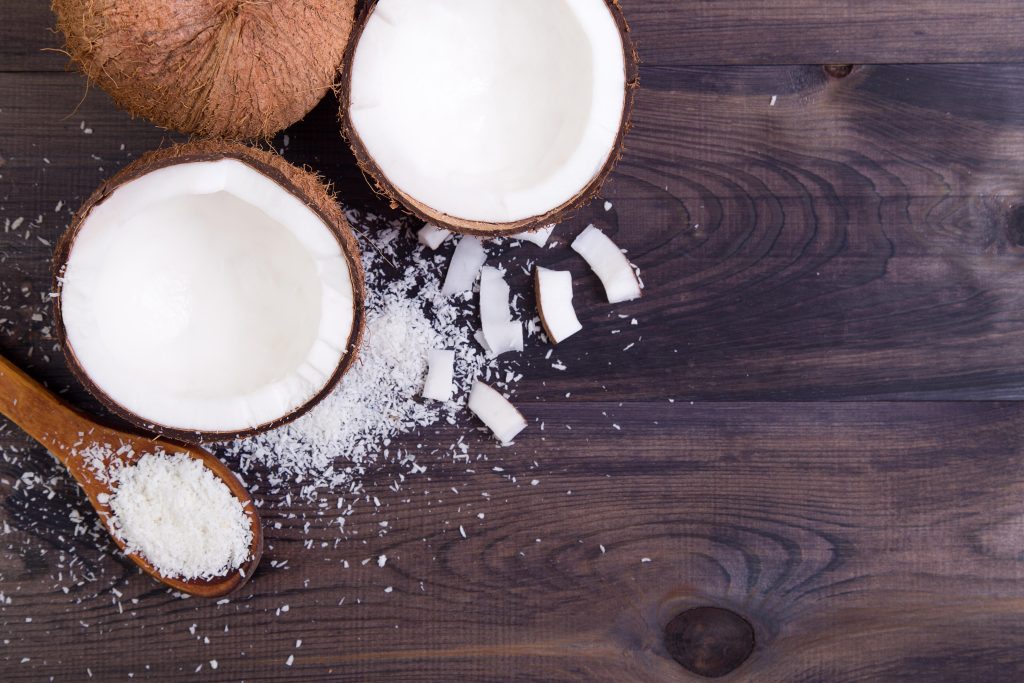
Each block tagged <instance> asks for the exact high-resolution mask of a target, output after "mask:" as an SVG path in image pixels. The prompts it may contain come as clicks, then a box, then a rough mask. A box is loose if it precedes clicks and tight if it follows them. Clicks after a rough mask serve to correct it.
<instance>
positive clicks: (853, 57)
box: [0, 0, 1024, 71]
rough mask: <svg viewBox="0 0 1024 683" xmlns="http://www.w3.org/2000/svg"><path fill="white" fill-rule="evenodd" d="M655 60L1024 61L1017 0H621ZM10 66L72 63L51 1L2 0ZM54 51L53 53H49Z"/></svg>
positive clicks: (2, 36)
mask: <svg viewBox="0 0 1024 683" xmlns="http://www.w3.org/2000/svg"><path fill="white" fill-rule="evenodd" d="M621 4H622V6H623V9H624V11H625V13H626V16H627V18H628V19H629V22H630V25H631V27H632V29H633V33H634V36H635V39H636V41H637V44H638V46H639V48H640V56H641V57H642V59H643V61H644V63H645V64H648V65H652V66H669V65H684V64H687V65H694V64H706V65H722V64H835V63H838V64H885V63H889V64H899V63H907V64H916V63H922V62H923V63H940V62H941V63H958V62H1018V61H1021V60H1022V59H1024V29H1022V28H1021V26H1020V21H1019V19H1020V6H1019V5H1018V4H1017V3H1015V2H1013V1H1012V0H971V2H953V1H952V0H902V2H891V1H890V0H859V1H858V2H855V3H851V2H849V1H848V0H775V1H771V2H770V1H766V0H731V1H730V2H719V1H717V0H621ZM0 17H2V18H3V19H4V21H2V22H0V70H8V71H44V70H45V71H57V70H61V69H63V68H64V65H65V64H66V63H67V59H66V58H64V57H63V56H62V55H60V54H59V52H56V51H57V50H59V49H60V47H61V45H62V44H63V41H62V37H61V36H60V35H59V34H56V33H54V31H53V30H52V27H53V26H54V24H55V22H54V21H53V18H52V15H51V14H50V10H49V2H48V1H47V0H3V1H2V2H0ZM48 51H52V52H48Z"/></svg>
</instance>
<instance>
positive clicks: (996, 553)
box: [0, 402, 1024, 682]
mask: <svg viewBox="0 0 1024 683" xmlns="http://www.w3.org/2000/svg"><path fill="white" fill-rule="evenodd" d="M1022 410H1024V408H1022V406H1021V405H1019V404H1017V403H1002V404H1000V403H934V404H924V403H889V404H884V403H874V404H841V403H832V404H830V403H810V404H807V403H804V404H800V403H786V404H770V403H751V404H737V403H734V404H697V405H693V406H691V405H689V404H678V403H676V404H669V403H668V402H661V403H649V404H627V405H625V406H622V407H619V405H618V404H617V403H604V404H601V403H595V404H586V403H582V404H581V403H572V402H566V403H565V404H563V405H551V404H547V405H535V406H528V407H527V415H528V416H529V417H530V418H531V419H533V418H535V417H541V416H543V419H545V420H546V421H547V429H546V430H545V431H544V432H541V431H540V430H539V429H536V428H535V427H534V428H531V429H529V430H527V431H526V432H524V435H523V437H522V438H521V439H520V440H519V443H518V446H517V448H516V451H515V452H514V453H512V454H502V453H501V451H500V450H499V449H496V448H494V447H493V446H491V445H490V444H488V443H487V441H486V440H485V439H480V440H479V441H478V440H477V438H475V437H474V438H473V439H472V441H473V447H474V452H476V450H477V449H479V450H481V451H483V452H486V453H489V454H490V457H491V458H493V460H492V461H490V462H485V463H475V464H473V465H465V464H462V465H457V464H454V463H450V462H432V463H431V465H430V472H429V474H428V475H425V476H424V477H419V478H413V479H411V480H410V482H409V485H408V487H407V488H406V489H405V490H403V491H402V492H401V493H394V492H392V491H390V490H388V488H387V487H386V486H385V485H383V484H381V485H376V486H370V487H368V493H369V494H370V495H377V496H380V498H381V500H382V507H381V508H379V509H378V508H375V507H373V506H372V505H368V506H365V507H361V508H359V509H357V512H356V514H355V515H354V516H353V517H352V518H350V521H349V524H350V525H351V527H350V529H349V530H350V532H351V533H353V534H354V535H353V536H351V537H350V538H349V540H347V541H344V542H342V543H341V544H337V537H338V535H337V529H336V527H333V525H331V524H330V523H329V522H327V521H325V520H323V519H318V518H317V517H316V510H315V509H310V508H308V507H305V506H303V505H302V504H300V503H296V504H294V505H293V506H291V507H289V508H287V509H286V510H279V511H277V513H276V514H275V513H273V512H271V513H269V514H267V515H265V519H266V522H267V526H268V535H267V551H266V557H265V560H264V563H263V566H262V569H261V570H260V571H259V572H258V573H257V575H256V577H255V578H254V580H253V581H252V582H251V583H250V584H249V585H248V586H246V588H244V589H243V593H242V594H241V595H240V596H239V597H238V598H236V599H234V600H232V601H231V602H230V603H228V604H224V605H215V604H209V603H198V604H197V603H195V601H186V602H181V601H179V600H176V599H174V598H172V597H170V596H168V595H166V594H165V593H163V592H161V591H159V590H154V588H153V585H152V583H151V582H150V581H149V579H148V578H146V577H142V576H139V575H137V574H136V573H135V571H134V570H129V569H126V568H125V567H124V566H123V565H121V564H119V563H118V561H117V560H115V559H113V558H112V557H109V556H105V555H102V554H100V553H98V552H97V551H95V550H93V551H91V553H89V552H86V557H90V556H91V557H92V558H93V562H94V563H95V565H96V567H95V568H96V569H97V571H100V570H102V571H103V572H104V573H103V575H102V577H101V578H100V579H99V581H97V582H93V583H88V584H86V585H85V586H83V587H82V588H81V590H79V591H75V592H73V593H72V594H71V595H63V594H61V593H57V594H54V593H53V592H51V590H50V589H49V585H50V581H51V580H52V579H51V578H50V575H51V574H52V573H53V572H54V571H55V567H54V565H53V564H52V562H51V561H49V560H48V559H47V558H46V557H45V556H40V555H39V553H40V552H41V551H43V550H47V551H48V553H49V554H56V553H58V552H60V549H61V548H62V547H63V546H65V545H67V544H68V543H73V542H74V540H73V539H72V534H71V533H70V529H69V528H68V524H69V523H68V522H66V521H65V522H64V528H61V526H60V524H54V525H53V528H49V529H46V528H43V526H42V525H40V527H39V528H37V529H32V530H31V532H26V531H23V530H22V524H23V523H25V522H26V521H28V520H29V519H33V520H34V519H38V518H40V517H41V516H42V513H43V512H44V511H54V512H59V510H60V509H61V507H62V506H61V504H60V502H59V501H60V499H59V498H57V499H55V500H56V501H58V502H54V501H47V500H46V499H45V495H44V494H42V492H39V491H36V492H31V491H10V490H9V489H8V490H7V491H5V492H4V496H3V500H4V511H3V514H4V517H5V519H6V520H7V521H8V523H9V524H10V525H11V526H13V527H14V530H13V531H12V533H11V534H9V535H8V536H7V537H6V538H5V539H4V547H5V550H4V552H3V553H0V561H2V562H3V567H2V571H3V575H4V585H5V587H6V586H19V587H20V588H21V590H19V591H18V592H15V593H13V594H12V595H13V601H12V604H11V605H8V606H6V607H5V608H4V610H3V617H2V618H3V628H4V631H5V633H6V634H9V635H5V637H11V638H13V640H12V644H11V645H10V646H9V647H7V648H6V649H5V650H4V654H5V655H6V653H8V652H9V653H10V654H11V658H12V659H13V661H12V659H8V660H7V661H6V665H5V668H4V670H5V671H6V672H7V676H6V677H5V679H6V680H29V679H30V678H32V679H37V678H38V677H39V676H40V674H46V673H50V674H53V673H59V674H62V677H72V676H76V675H79V674H80V673H81V672H82V671H83V670H84V667H86V666H88V667H90V668H91V669H92V671H93V673H94V674H95V675H96V676H98V677H99V678H100V680H106V679H109V678H123V677H124V676H125V675H126V673H127V672H129V671H131V672H137V673H136V675H137V676H143V675H144V674H148V675H149V676H150V677H152V678H154V679H158V680H186V679H188V680H191V675H192V672H193V670H194V668H195V666H197V665H198V664H200V663H203V662H206V660H208V659H210V658H216V659H217V660H218V664H219V667H218V669H217V673H218V675H220V676H222V677H224V678H226V679H231V680H237V679H245V680H267V681H269V680H286V679H299V680H310V679H316V680H322V679H324V678H325V677H327V676H328V675H329V674H333V675H334V676H335V677H337V678H338V679H340V680H352V681H359V680H394V681H446V680H447V681H450V680H467V679H472V680H483V681H498V680H526V681H530V680H536V681H542V680H547V681H574V680H588V681H609V682H611V681H634V680H635V681H640V680H644V681H654V680H657V681H679V680H697V679H696V678H692V677H687V676H686V675H685V673H684V672H683V670H682V669H681V668H679V667H678V665H677V664H676V663H675V662H674V661H672V659H671V658H670V657H669V655H668V653H667V652H666V651H665V649H664V647H663V644H662V642H661V629H662V627H663V626H664V625H665V623H667V621H668V620H669V619H671V618H672V617H673V616H675V614H676V613H677V612H678V611H682V610H683V609H685V608H688V607H692V606H698V605H707V604H710V605H716V606H721V607H726V608H729V609H732V610H735V611H737V612H739V613H740V614H742V615H743V616H744V617H745V618H747V619H748V620H750V621H751V623H752V624H753V626H754V628H755V632H756V634H757V640H758V647H757V649H756V650H755V652H754V654H753V655H752V656H751V658H750V660H748V661H747V662H746V663H745V664H744V665H743V666H742V667H741V668H740V669H738V670H737V671H736V673H735V674H733V676H734V678H732V679H729V680H740V681H755V680H756V681H779V682H783V681H786V682H789V681H811V680H844V681H874V680H893V679H896V678H904V679H916V680H920V679H923V678H928V679H929V680H960V681H963V680H978V681H982V680H986V681H991V680H1014V679H1016V678H1018V677H1019V676H1020V675H1024V663H1022V662H1021V660H1020V658H1019V646H1020V643H1021V642H1022V638H1024V633H1022V632H1021V620H1020V613H1021V610H1022V609H1024V582H1022V579H1024V563H1022V562H1021V544H1020V538H1021V532H1022V531H1024V508H1022V505H1021V500H1022V499H1024V478H1022V476H1021V475H1022V468H1024V465H1022V459H1021V455H1022V452H1021V446H1020V444H1021V443H1022V438H1021V437H1022V436H1024V434H1022V433H1021V432H1022V429H1024V427H1022V425H1024V413H1022ZM602 413H608V417H606V416H605V415H603V414H602ZM612 421H615V422H616V423H618V424H620V426H621V427H622V430H621V431H619V430H616V429H614V428H613V427H612ZM563 424H570V425H572V427H573V430H572V431H573V433H574V434H576V435H578V436H577V438H576V440H573V439H565V438H557V433H558V432H556V431H554V430H555V428H556V427H557V428H558V429H561V430H562V431H565V429H564V426H562V425H563ZM456 431H457V430H456ZM454 433H455V432H454V431H446V430H443V431H442V434H440V435H438V436H437V437H436V438H437V439H438V442H440V441H441V440H443V439H445V438H451V437H453V436H454ZM17 443H18V440H17V439H16V438H15V437H8V438H7V441H6V444H7V446H8V447H9V446H10V445H16V444H17ZM534 460H536V461H537V463H538V464H537V466H534V465H533V461H534ZM499 464H500V465H501V466H503V467H504V468H505V471H504V472H501V473H498V472H493V471H490V470H491V467H492V466H493V465H499ZM40 465H41V466H42V469H43V473H44V475H45V464H44V463H43V462H41V463H40ZM467 468H468V469H469V470H474V471H475V473H470V472H468V471H467ZM18 474H19V472H17V471H13V472H12V471H10V470H9V469H8V470H6V471H4V472H3V473H2V476H3V477H4V478H5V479H8V480H10V479H11V478H13V477H16V476H17V475H18ZM511 477H516V480H517V483H515V484H513V483H511V480H510V478H511ZM534 479H536V480H538V481H539V483H538V484H537V485H536V486H532V485H531V482H532V480H534ZM452 487H454V488H456V489H457V490H458V493H457V494H456V493H454V492H453V491H452V490H451V489H452ZM569 491H571V494H570V493H568V492H569ZM484 493H487V494H488V496H487V497H485V496H484V495H483V494H484ZM427 502H429V503H430V505H427V504H426V503H427ZM286 513H294V514H295V515H297V517H296V518H294V519H292V518H289V517H288V516H287V514H286ZM478 513H484V514H485V518H484V519H482V520H481V519H479V518H478V517H477V514H478ZM65 519H66V516H65ZM381 520H388V521H389V526H388V531H387V533H386V535H383V536H381V535H380V527H379V526H378V522H379V521H381ZM567 520H571V523H567ZM307 522H310V523H311V527H310V531H309V534H308V538H309V539H312V541H313V545H314V546H319V545H320V544H321V543H324V544H327V547H326V548H321V547H316V548H315V550H311V549H306V548H304V547H303V543H304V541H306V539H307V536H306V535H305V534H304V533H303V531H302V527H303V525H304V524H306V523H307ZM275 523H280V524H281V525H282V526H281V528H280V529H275V528H274V524H275ZM460 526H463V527H464V529H465V530H466V535H467V537H466V538H463V537H462V536H461V534H460V533H459V527H460ZM58 535H63V536H64V539H65V540H64V541H61V540H59V538H58ZM360 539H361V540H360ZM602 546H603V548H604V550H603V551H602ZM380 554H386V555H387V557H388V561H387V564H386V566H385V567H383V568H379V567H378V566H377V563H376V561H374V560H376V558H377V556H378V555H380ZM367 558H369V559H371V562H370V563H368V564H367V565H361V564H360V562H361V561H362V560H363V559H367ZM644 558H649V559H650V561H649V562H645V561H644ZM284 559H287V560H288V564H287V568H283V569H275V568H273V566H272V563H271V562H270V560H284ZM342 559H347V560H348V561H349V563H350V567H349V568H348V569H346V568H344V567H343V566H342V565H341V560H342ZM389 586H390V587H393V590H392V592H390V593H386V592H385V589H386V588H387V587H389ZM113 588H116V589H117V590H118V591H120V592H121V593H123V596H120V597H119V596H117V595H115V594H112V593H111V589H113ZM132 598H137V599H139V601H140V602H139V604H138V605H133V604H131V602H130V600H131V599H132ZM342 598H345V602H344V604H342V605H339V604H338V603H339V601H341V600H342ZM79 599H80V600H82V604H76V602H77V601H78V600H79ZM117 602H120V603H121V605H122V606H123V608H124V610H125V611H124V613H123V614H120V613H119V612H118V606H117V604H116V603H117ZM282 605H288V606H289V609H288V611H287V612H283V613H280V614H279V613H278V612H277V610H278V608H280V607H281V606H282ZM28 617H32V622H31V623H25V622H24V620H25V618H28ZM79 621H84V622H86V623H88V624H89V626H88V627H83V626H81V625H80V624H79ZM193 623H195V624H197V625H198V626H197V630H196V634H197V635H193V634H191V633H190V632H189V627H190V626H191V625H192V624H193ZM225 625H226V626H228V631H227V632H226V633H225V632H224V627H225ZM140 627H144V629H143V630H141V631H140V630H139V629H140ZM893 634H896V635H893ZM204 636H209V638H210V640H211V643H210V645H204V644H203V643H202V640H201V639H202V637H204ZM49 638H60V639H61V640H60V642H61V647H60V649H59V651H58V652H54V651H53V648H52V647H51V646H50V643H49ZM296 639H302V641H303V642H302V646H301V647H300V648H298V649H296V648H295V647H294V644H295V640H296ZM243 652H244V653H245V654H244V655H243V654H242V653H243ZM115 653H116V656H114V655H115ZM289 655H294V656H295V663H294V664H293V666H292V667H286V666H285V665H284V662H285V660H286V659H287V657H288V656H289ZM21 656H27V657H30V658H31V660H32V661H30V662H28V663H26V664H25V665H21V666H19V665H18V664H17V659H16V658H15V657H21ZM43 660H45V662H46V663H44V661H43ZM146 665H149V667H150V669H149V670H148V671H146V670H145V669H144V667H145V666H146ZM204 671H205V672H206V673H207V674H209V673H210V672H209V667H208V666H204Z"/></svg>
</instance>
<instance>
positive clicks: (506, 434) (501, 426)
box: [469, 382, 526, 444]
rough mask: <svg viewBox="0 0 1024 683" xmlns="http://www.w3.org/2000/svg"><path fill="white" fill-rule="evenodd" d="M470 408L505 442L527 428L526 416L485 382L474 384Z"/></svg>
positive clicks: (508, 441)
mask: <svg viewBox="0 0 1024 683" xmlns="http://www.w3.org/2000/svg"><path fill="white" fill-rule="evenodd" d="M469 409H470V410H471V411H473V414H474V415H476V416H477V417H479V418H480V420H481V421H482V422H483V423H484V424H485V425H487V427H488V428H489V429H490V430H491V431H492V432H494V436H495V437H496V438H497V439H498V441H500V442H501V443H503V444H507V443H510V442H511V441H512V439H514V438H516V436H517V435H518V434H519V432H521V431H523V430H524V429H526V418H525V417H523V414H522V413H520V412H519V411H518V410H516V407H515V406H514V405H512V404H511V403H509V401H508V399H506V398H505V397H504V396H502V395H501V394H500V393H498V391H496V390H495V389H493V388H491V387H489V386H487V385H486V384H484V383H483V382H477V383H476V384H474V385H473V391H471V392H470V394H469Z"/></svg>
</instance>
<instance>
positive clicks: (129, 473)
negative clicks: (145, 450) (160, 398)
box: [110, 452, 252, 580]
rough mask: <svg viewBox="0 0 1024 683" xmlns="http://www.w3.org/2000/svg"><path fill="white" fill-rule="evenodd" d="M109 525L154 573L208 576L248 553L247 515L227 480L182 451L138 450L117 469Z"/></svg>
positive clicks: (230, 567)
mask: <svg viewBox="0 0 1024 683" xmlns="http://www.w3.org/2000/svg"><path fill="white" fill-rule="evenodd" d="M115 486H116V488H115V492H114V495H113V497H111V499H110V509H111V512H112V513H113V514H112V516H111V518H110V528H111V530H112V531H113V533H114V535H116V536H117V537H118V538H119V539H121V541H123V542H124V544H125V549H126V551H127V552H129V553H136V554H138V555H140V556H142V557H143V558H145V559H146V560H147V561H149V563H150V564H152V565H153V567H154V568H156V570H157V571H158V572H160V574H162V575H163V576H166V577H171V578H180V579H186V580H188V579H196V578H202V579H209V578H213V577H216V576H222V575H224V574H225V573H226V572H228V571H231V570H233V569H236V568H238V567H239V566H241V564H242V563H243V562H245V561H246V559H248V557H249V546H250V544H251V543H252V527H251V524H250V519H249V517H248V516H247V515H246V514H245V510H244V509H243V507H242V504H241V503H240V502H239V500H238V498H236V497H235V496H234V495H233V494H232V493H231V490H230V489H228V487H227V485H225V484H224V482H223V481H221V480H220V479H219V478H217V476H216V475H214V473H213V472H211V471H210V469H209V468H208V467H206V465H204V464H203V463H202V461H200V460H196V459H195V458H192V457H190V456H188V455H186V454H184V453H179V454H173V455H170V454H167V453H163V452H161V453H152V454H146V455H143V456H142V457H141V458H139V460H138V461H137V462H136V463H135V464H134V465H132V466H125V467H122V468H120V469H119V470H118V472H117V481H116V484H115Z"/></svg>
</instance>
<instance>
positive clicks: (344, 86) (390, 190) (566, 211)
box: [338, 0, 640, 237]
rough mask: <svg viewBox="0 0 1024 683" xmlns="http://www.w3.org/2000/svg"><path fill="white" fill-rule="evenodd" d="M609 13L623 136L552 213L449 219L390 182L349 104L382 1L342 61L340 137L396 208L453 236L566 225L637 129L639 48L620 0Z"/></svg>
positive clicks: (608, 0)
mask: <svg viewBox="0 0 1024 683" xmlns="http://www.w3.org/2000/svg"><path fill="white" fill-rule="evenodd" d="M605 4H606V5H607V6H608V11H609V12H611V14H612V17H613V18H614V19H615V23H616V25H617V26H618V27H619V35H620V36H621V37H622V47H623V52H624V54H625V59H626V78H625V98H624V100H623V111H622V123H621V124H620V125H619V132H618V135H617V136H616V138H615V145H614V146H613V148H612V152H611V154H610V155H609V157H608V160H607V161H606V162H605V164H604V166H602V167H601V170H600V171H598V172H597V174H596V175H595V176H594V177H593V179H592V180H591V181H590V183H589V184H588V185H587V186H586V187H585V188H583V189H582V190H580V191H579V192H578V193H576V195H575V196H573V197H571V198H570V199H568V200H566V201H565V202H563V203H562V204H561V205H560V206H557V207H555V208H554V209H551V210H550V211H548V212H546V213H544V214H542V215H539V216H532V217H530V218H524V219H522V220H517V221H511V222H508V223H488V222H485V221H473V220H467V219H464V218H459V217H457V216H450V215H448V214H445V213H441V212H440V211H437V210H436V209H434V208H432V207H430V206H427V205H426V204H424V203H422V202H420V201H417V200H416V199H415V198H413V197H411V196H409V195H407V194H405V193H404V192H402V191H401V190H399V189H398V188H397V187H395V185H394V184H393V183H392V182H391V181H390V180H389V179H388V177H387V176H386V175H385V174H384V172H383V171H382V170H381V169H380V167H379V166H378V165H377V163H376V162H375V161H374V159H373V157H372V156H371V155H370V153H369V152H368V151H367V149H366V146H365V145H364V144H363V141H362V140H361V139H360V138H359V134H358V132H357V131H356V129H355V126H354V125H353V123H352V119H351V117H350V116H349V101H350V95H351V92H352V61H353V60H352V58H353V55H354V54H355V50H356V48H357V47H358V46H359V39H360V37H361V36H362V34H363V30H364V29H365V28H366V23H367V21H369V19H370V15H371V14H372V13H373V10H374V8H375V7H376V5H377V0H370V1H369V2H368V3H367V4H366V5H365V7H364V8H363V11H362V12H361V14H360V15H359V18H358V19H357V20H356V25H355V30H354V31H353V33H352V38H351V40H350V41H349V46H348V51H347V52H346V54H345V57H344V59H343V60H342V74H341V84H340V86H339V89H338V99H339V100H340V101H341V110H340V119H341V134H342V136H344V138H345V139H346V140H348V143H349V146H350V147H351V148H352V152H353V154H354V155H355V158H356V162H357V163H358V164H359V168H360V169H361V170H362V171H363V174H364V175H365V176H366V177H367V178H368V179H369V180H370V181H371V185H372V186H373V189H374V191H375V192H376V193H377V194H379V195H381V196H382V197H384V198H385V199H387V200H388V201H389V202H390V204H391V208H400V207H401V208H404V209H405V210H406V211H408V212H409V213H411V214H413V215H414V216H416V217H417V218H419V219H421V220H423V221H425V222H427V223H433V224H434V225H436V226H438V227H439V228H445V229H447V230H451V231H452V232H458V233H462V234H464V235H476V236H479V237H501V236H506V235H513V234H515V233H518V232H527V231H529V230H536V229H537V228H542V227H544V226H547V225H551V224H553V223H555V224H557V223H562V222H564V221H565V220H567V219H568V218H569V217H571V216H572V215H573V214H574V213H575V212H576V211H578V210H579V209H581V208H583V207H584V206H586V205H587V204H589V203H590V202H591V201H592V200H593V199H594V198H595V197H596V196H597V195H598V194H599V193H600V192H601V188H602V186H604V183H605V181H607V180H608V176H609V175H611V173H612V171H613V170H614V169H615V165H616V164H617V163H618V162H619V160H620V159H621V158H622V153H623V148H624V141H625V136H626V133H628V132H629V130H630V129H631V128H632V127H633V121H632V116H633V101H634V99H635V98H636V91H637V90H638V89H639V87H640V56H639V54H638V53H637V50H636V45H635V44H634V42H633V40H632V38H631V37H630V29H629V23H628V22H627V21H626V17H625V15H623V13H622V8H621V7H620V6H619V0H605Z"/></svg>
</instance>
